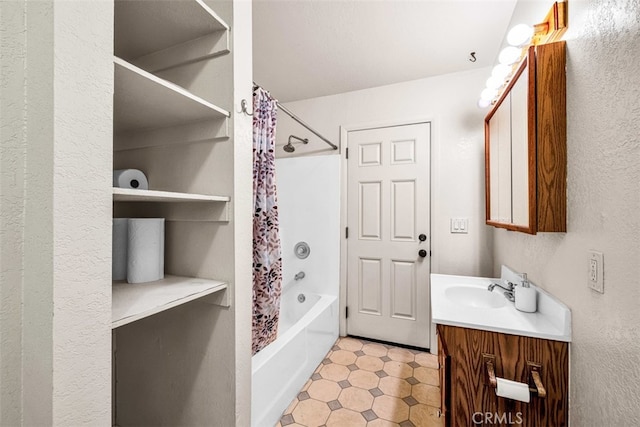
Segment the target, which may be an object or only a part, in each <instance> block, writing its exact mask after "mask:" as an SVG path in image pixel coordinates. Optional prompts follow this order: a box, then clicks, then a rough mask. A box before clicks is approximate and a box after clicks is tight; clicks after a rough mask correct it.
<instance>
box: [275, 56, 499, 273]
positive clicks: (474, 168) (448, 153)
mask: <svg viewBox="0 0 640 427" xmlns="http://www.w3.org/2000/svg"><path fill="white" fill-rule="evenodd" d="M489 73H490V69H488V68H480V69H478V70H474V71H470V72H463V73H456V74H448V75H443V76H439V77H432V78H426V79H421V80H415V81H410V82H406V83H400V84H395V85H389V86H383V87H379V88H373V89H366V90H361V91H356V92H349V93H344V94H339V95H334V96H327V97H322V98H315V99H309V100H304V101H298V102H292V103H288V104H287V105H286V106H287V108H288V109H289V110H291V111H292V112H294V113H295V114H297V115H298V116H299V117H300V118H302V119H303V120H304V121H305V122H307V123H308V124H309V125H310V126H311V127H313V128H315V129H316V130H317V131H319V132H320V133H321V134H323V135H324V136H325V137H327V138H328V139H329V140H331V141H333V142H334V143H336V144H337V143H338V141H339V139H340V126H349V125H359V124H366V123H375V122H381V121H382V122H390V121H394V120H403V121H405V120H407V119H414V118H415V119H421V120H423V119H429V120H431V121H432V138H431V144H432V146H431V154H432V161H431V177H432V179H431V186H432V193H431V194H432V197H431V236H430V237H431V239H432V241H431V249H432V251H433V256H432V262H431V268H432V272H434V273H452V274H454V273H455V274H466V275H474V276H475V275H489V274H491V272H492V271H491V250H492V249H491V247H492V246H491V233H490V230H489V228H488V227H486V226H485V224H484V222H485V218H484V216H485V214H484V133H483V125H482V123H483V119H484V115H485V114H486V111H485V110H481V109H479V108H477V107H476V102H477V100H478V96H479V92H480V91H481V90H482V88H483V87H484V82H485V80H486V78H487V76H488V75H489ZM290 134H294V135H296V136H300V137H303V138H309V139H310V142H309V144H308V145H307V146H305V145H302V144H294V145H295V146H296V152H295V153H293V154H294V155H301V154H338V152H337V151H333V150H331V148H330V147H329V146H328V145H326V144H325V143H324V142H322V141H321V140H320V139H319V138H317V137H315V136H314V135H313V134H311V132H309V131H307V130H306V129H304V128H303V127H301V126H300V125H299V124H297V123H295V122H294V121H292V120H291V119H289V118H288V116H286V115H285V114H284V113H282V112H281V113H279V115H278V131H277V138H278V146H279V147H278V149H277V151H276V153H277V156H278V157H286V153H285V152H284V151H283V150H282V148H281V147H280V146H281V145H283V144H286V140H287V138H288V136H289V135H290ZM451 217H467V218H469V234H451V233H450V232H449V219H450V218H451Z"/></svg>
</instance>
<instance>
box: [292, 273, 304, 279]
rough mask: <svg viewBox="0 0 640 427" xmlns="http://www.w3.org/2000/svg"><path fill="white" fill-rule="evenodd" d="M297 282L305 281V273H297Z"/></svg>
mask: <svg viewBox="0 0 640 427" xmlns="http://www.w3.org/2000/svg"><path fill="white" fill-rule="evenodd" d="M294 279H295V280H302V279H304V271H301V272H299V273H297V274H296V275H295V277H294Z"/></svg>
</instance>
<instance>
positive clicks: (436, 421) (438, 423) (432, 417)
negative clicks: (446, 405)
mask: <svg viewBox="0 0 640 427" xmlns="http://www.w3.org/2000/svg"><path fill="white" fill-rule="evenodd" d="M409 420H410V421H411V422H412V423H413V424H415V425H416V426H419V427H443V426H444V418H441V417H439V416H438V410H437V409H436V408H433V407H431V406H427V405H423V404H421V403H419V404H417V405H414V406H412V407H411V409H410V410H409Z"/></svg>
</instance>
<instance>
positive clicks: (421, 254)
mask: <svg viewBox="0 0 640 427" xmlns="http://www.w3.org/2000/svg"><path fill="white" fill-rule="evenodd" d="M418 255H420V256H421V257H422V258H424V257H426V256H427V251H425V250H424V249H420V250H419V251H418Z"/></svg>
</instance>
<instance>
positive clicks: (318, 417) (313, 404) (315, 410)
mask: <svg viewBox="0 0 640 427" xmlns="http://www.w3.org/2000/svg"><path fill="white" fill-rule="evenodd" d="M330 413H331V410H330V409H329V406H327V404H326V403H325V402H320V401H319V400H315V399H307V400H303V401H302V402H300V403H298V405H296V408H295V409H294V410H293V412H292V415H293V419H294V420H295V422H297V423H299V424H302V425H305V426H321V425H323V424H324V423H325V422H326V421H327V418H329V414H330Z"/></svg>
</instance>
